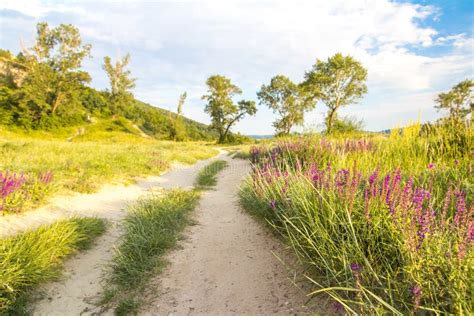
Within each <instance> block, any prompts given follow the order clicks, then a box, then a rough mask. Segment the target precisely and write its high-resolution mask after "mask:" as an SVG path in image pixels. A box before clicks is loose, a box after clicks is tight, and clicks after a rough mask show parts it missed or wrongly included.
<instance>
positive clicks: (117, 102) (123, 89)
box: [102, 54, 136, 114]
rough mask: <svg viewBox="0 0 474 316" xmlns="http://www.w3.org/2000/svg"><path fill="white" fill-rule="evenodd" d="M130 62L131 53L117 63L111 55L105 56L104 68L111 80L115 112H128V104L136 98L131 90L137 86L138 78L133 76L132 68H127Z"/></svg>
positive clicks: (111, 100) (112, 102) (111, 99)
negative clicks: (113, 61) (113, 62)
mask: <svg viewBox="0 0 474 316" xmlns="http://www.w3.org/2000/svg"><path fill="white" fill-rule="evenodd" d="M129 62H130V54H127V55H125V57H124V58H122V59H119V60H117V61H116V62H115V65H113V64H112V59H111V58H110V57H109V56H105V57H104V65H103V66H102V68H103V69H104V70H105V72H106V73H107V76H108V77H109V80H110V103H111V105H112V108H113V111H114V112H115V114H118V113H126V111H127V106H128V105H129V104H130V103H131V102H132V101H133V100H134V98H133V94H132V93H131V92H130V90H131V89H133V88H134V87H135V81H136V79H134V78H131V72H130V70H126V69H125V68H126V67H127V66H128V64H129Z"/></svg>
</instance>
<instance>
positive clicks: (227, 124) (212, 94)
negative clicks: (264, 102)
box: [202, 75, 257, 143]
mask: <svg viewBox="0 0 474 316" xmlns="http://www.w3.org/2000/svg"><path fill="white" fill-rule="evenodd" d="M206 84H207V86H208V94H206V95H204V96H202V99H203V100H206V101H207V105H206V107H205V111H206V113H208V114H209V115H210V116H211V122H212V123H211V127H212V128H213V129H215V130H216V131H217V133H218V134H219V143H223V142H225V141H226V140H227V136H228V134H229V131H230V128H231V127H232V125H234V124H235V123H236V122H238V121H240V120H241V119H242V118H244V116H245V115H255V113H256V112H257V107H256V105H255V102H254V101H246V100H241V101H239V102H238V103H237V104H235V103H234V101H233V100H232V98H233V97H234V96H236V95H238V94H241V93H242V90H241V89H240V88H239V87H237V86H236V85H234V84H233V83H232V82H231V80H230V79H229V78H226V77H224V76H221V75H213V76H210V77H209V78H208V79H207V81H206Z"/></svg>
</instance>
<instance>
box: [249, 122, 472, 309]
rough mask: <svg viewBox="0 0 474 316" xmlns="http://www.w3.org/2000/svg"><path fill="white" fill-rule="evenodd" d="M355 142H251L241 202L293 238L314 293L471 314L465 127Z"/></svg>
mask: <svg viewBox="0 0 474 316" xmlns="http://www.w3.org/2000/svg"><path fill="white" fill-rule="evenodd" d="M462 132H463V133H462ZM350 138H351V136H346V137H345V138H344V137H330V138H324V139H321V138H320V137H298V138H288V139H284V140H281V141H278V142H277V143H276V144H275V145H276V146H273V147H266V148H264V147H260V148H254V149H252V152H253V153H255V155H252V159H253V160H254V161H253V162H254V163H255V165H254V167H255V168H254V169H253V172H252V173H251V177H249V178H248V179H247V181H246V182H245V183H244V185H243V187H242V190H241V192H240V197H241V203H242V205H243V207H244V208H245V209H247V210H249V212H250V213H251V214H253V215H256V216H258V217H260V218H263V219H264V220H265V221H266V222H268V223H269V224H270V226H271V227H273V228H274V229H275V230H276V232H278V233H280V234H281V235H283V236H284V237H285V238H286V240H287V242H288V243H289V244H290V245H291V246H292V248H293V250H294V252H295V253H296V254H297V255H298V257H299V258H300V260H301V262H303V263H304V264H305V265H306V266H305V268H306V269H305V272H304V274H305V275H304V276H305V277H307V278H308V279H309V280H310V281H312V282H313V284H314V287H315V289H314V291H313V292H312V293H308V295H309V296H312V295H320V294H323V293H324V294H326V295H328V296H329V297H330V298H331V299H332V300H333V301H334V302H335V303H339V304H341V308H342V309H344V310H345V312H347V313H348V314H361V315H387V314H390V315H392V314H403V315H409V314H413V315H415V314H416V315H418V314H421V315H423V314H424V313H425V314H455V315H470V314H472V311H473V299H472V291H473V289H474V287H473V285H474V282H473V280H474V279H473V275H474V274H473V264H472V262H473V260H474V247H473V243H472V237H471V232H472V216H473V215H474V214H473V208H472V202H473V200H472V197H473V192H474V186H473V185H472V181H471V180H470V179H471V178H472V166H471V164H472V163H471V161H472V152H473V151H472V148H473V147H472V130H465V131H460V130H459V129H457V130H456V131H449V130H442V129H440V130H435V131H433V132H432V133H431V132H430V133H428V132H426V131H425V132H423V131H422V130H420V126H417V125H415V126H411V127H408V128H405V129H404V130H403V132H402V133H398V131H393V132H392V134H391V135H390V136H382V135H372V136H365V137H364V139H360V138H353V139H350ZM398 172H400V173H398ZM395 183H397V184H395ZM421 192H423V193H422V194H423V195H421ZM453 192H455V193H453ZM420 196H424V197H422V198H420ZM420 201H421V202H420ZM420 203H421V204H420ZM456 218H457V219H456ZM414 289H416V291H415V290H414Z"/></svg>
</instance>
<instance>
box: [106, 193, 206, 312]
mask: <svg viewBox="0 0 474 316" xmlns="http://www.w3.org/2000/svg"><path fill="white" fill-rule="evenodd" d="M198 199H199V194H198V193H197V192H195V191H184V190H178V189H177V190H172V191H169V192H166V193H165V194H164V195H154V196H151V197H146V198H144V199H142V200H139V201H138V202H137V203H136V204H134V205H133V206H131V207H130V209H129V214H128V215H127V217H126V218H125V219H124V222H123V230H124V231H123V235H122V239H121V241H120V246H119V247H118V248H117V251H116V254H115V256H114V259H113V263H112V269H111V274H110V277H109V282H108V284H107V287H108V288H107V289H106V294H105V295H104V304H110V303H113V302H114V301H115V302H119V303H118V306H117V308H118V309H119V310H122V309H123V310H127V309H128V308H131V307H134V306H136V305H137V304H136V301H135V300H134V296H137V295H138V293H137V291H138V290H140V289H141V288H142V287H143V285H145V284H146V282H147V281H148V279H149V278H150V277H151V276H152V275H153V273H156V272H157V271H159V269H161V268H162V267H163V266H164V263H165V262H164V259H163V255H164V254H165V253H166V251H167V250H169V249H171V248H173V247H174V246H175V245H176V242H177V240H178V239H179V237H180V232H181V231H182V230H183V229H184V227H186V225H187V224H188V223H189V222H190V218H189V213H190V212H191V211H192V210H193V209H194V208H195V206H196V204H197V201H198ZM134 291H135V292H134ZM126 307H127V308H126ZM134 310H135V308H134Z"/></svg>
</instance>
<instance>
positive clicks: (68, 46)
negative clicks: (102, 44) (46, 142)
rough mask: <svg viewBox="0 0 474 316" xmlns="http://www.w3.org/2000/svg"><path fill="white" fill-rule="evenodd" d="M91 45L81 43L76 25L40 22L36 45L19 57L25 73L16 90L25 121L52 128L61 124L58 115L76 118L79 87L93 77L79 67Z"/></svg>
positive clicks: (20, 114)
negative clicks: (52, 26) (56, 25)
mask: <svg viewBox="0 0 474 316" xmlns="http://www.w3.org/2000/svg"><path fill="white" fill-rule="evenodd" d="M90 49H91V46H90V45H82V42H81V37H80V34H79V30H78V29H77V28H76V27H74V26H72V25H70V24H61V25H59V26H58V27H56V28H52V29H50V28H49V26H48V24H47V23H38V25H37V37H36V42H35V45H34V46H33V47H32V48H31V49H29V50H25V51H24V52H23V54H22V55H20V56H19V57H18V58H17V60H19V62H17V63H20V64H21V67H23V69H24V72H25V73H26V74H25V78H24V80H23V82H22V84H21V86H20V87H19V90H18V92H17V93H18V95H19V102H18V104H17V109H16V111H17V113H18V115H19V116H20V118H19V121H20V122H21V123H22V125H24V126H25V127H42V128H53V127H55V126H58V125H59V124H58V122H57V119H56V116H57V115H59V116H69V117H71V116H72V117H75V116H76V118H74V119H73V120H77V108H78V104H79V101H78V99H79V93H80V89H81V87H82V86H83V84H84V83H86V82H89V81H90V76H89V74H87V73H86V72H83V71H81V70H80V67H81V63H82V60H83V59H84V58H85V57H86V56H88V55H89V53H90Z"/></svg>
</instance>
